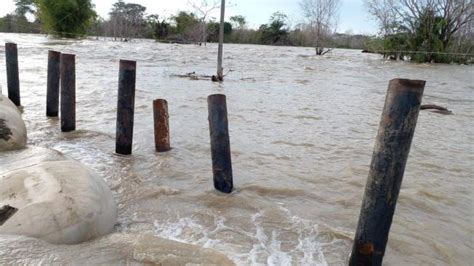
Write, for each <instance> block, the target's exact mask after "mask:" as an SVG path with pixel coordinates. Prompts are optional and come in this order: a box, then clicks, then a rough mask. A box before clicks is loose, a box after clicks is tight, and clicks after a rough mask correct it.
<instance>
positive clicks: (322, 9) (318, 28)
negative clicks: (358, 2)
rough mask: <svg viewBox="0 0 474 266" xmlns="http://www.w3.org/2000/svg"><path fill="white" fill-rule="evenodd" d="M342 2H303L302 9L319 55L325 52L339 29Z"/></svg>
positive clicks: (318, 0)
mask: <svg viewBox="0 0 474 266" xmlns="http://www.w3.org/2000/svg"><path fill="white" fill-rule="evenodd" d="M339 6H340V0H301V2H300V7H301V9H302V11H303V15H304V17H305V18H306V20H307V23H308V25H309V27H310V31H311V35H312V37H313V40H314V43H313V45H314V47H315V49H316V54H317V55H323V54H325V53H327V52H329V51H330V49H326V50H325V46H327V45H328V42H329V39H330V37H331V35H332V34H333V33H334V32H335V30H336V27H337V20H338V12H339Z"/></svg>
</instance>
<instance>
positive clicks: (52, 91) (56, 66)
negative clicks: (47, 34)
mask: <svg viewBox="0 0 474 266" xmlns="http://www.w3.org/2000/svg"><path fill="white" fill-rule="evenodd" d="M60 60H61V53H60V52H56V51H49V52H48V78H47V86H46V87H47V89H46V116H51V117H57V116H58V111H59V76H60Z"/></svg>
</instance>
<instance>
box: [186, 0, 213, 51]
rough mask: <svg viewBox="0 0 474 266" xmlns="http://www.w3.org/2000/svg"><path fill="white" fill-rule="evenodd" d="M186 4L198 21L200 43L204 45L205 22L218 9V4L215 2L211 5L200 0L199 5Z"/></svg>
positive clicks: (205, 36)
mask: <svg viewBox="0 0 474 266" xmlns="http://www.w3.org/2000/svg"><path fill="white" fill-rule="evenodd" d="M188 4H189V5H191V6H192V7H193V9H194V14H196V15H197V17H198V20H199V27H200V38H199V39H200V41H199V44H201V43H206V40H207V25H206V20H207V19H208V18H209V16H210V15H211V14H212V12H213V11H215V10H217V9H219V8H220V5H219V2H218V1H217V0H215V1H214V2H212V3H208V1H207V0H201V1H200V2H199V3H197V2H191V1H188Z"/></svg>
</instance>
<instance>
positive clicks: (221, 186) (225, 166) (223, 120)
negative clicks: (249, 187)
mask: <svg viewBox="0 0 474 266" xmlns="http://www.w3.org/2000/svg"><path fill="white" fill-rule="evenodd" d="M207 103H208V109H209V130H210V133H211V155H212V172H213V176H214V187H215V188H216V189H217V190H219V191H221V192H224V193H231V192H232V188H233V187H234V185H233V178H232V161H231V154H230V140H229V126H228V120H227V105H226V97H225V95H222V94H214V95H210V96H209V97H208V98H207Z"/></svg>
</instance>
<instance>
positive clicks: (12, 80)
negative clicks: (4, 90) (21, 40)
mask: <svg viewBox="0 0 474 266" xmlns="http://www.w3.org/2000/svg"><path fill="white" fill-rule="evenodd" d="M5 59H6V62H7V85H8V98H9V99H10V100H11V101H12V102H13V103H14V104H15V105H16V106H20V105H21V101H20V75H19V74H18V49H17V46H16V43H5Z"/></svg>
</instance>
